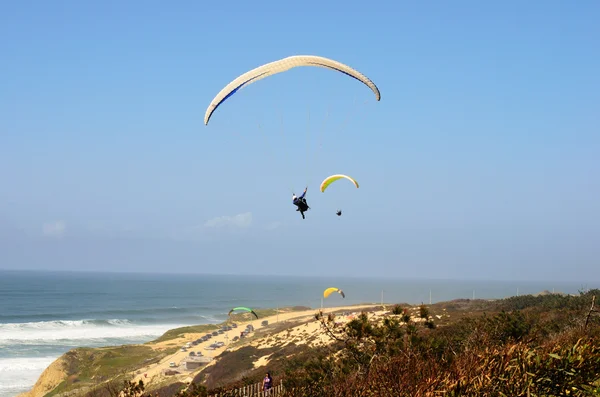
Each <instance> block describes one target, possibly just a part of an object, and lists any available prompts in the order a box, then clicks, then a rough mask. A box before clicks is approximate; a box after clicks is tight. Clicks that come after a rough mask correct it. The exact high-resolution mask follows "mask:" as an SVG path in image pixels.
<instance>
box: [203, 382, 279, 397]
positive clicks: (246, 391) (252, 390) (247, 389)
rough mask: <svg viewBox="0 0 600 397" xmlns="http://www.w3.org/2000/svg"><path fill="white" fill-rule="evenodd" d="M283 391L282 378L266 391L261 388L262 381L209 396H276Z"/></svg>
mask: <svg viewBox="0 0 600 397" xmlns="http://www.w3.org/2000/svg"><path fill="white" fill-rule="evenodd" d="M282 392H283V380H280V381H279V384H278V385H276V386H273V387H272V388H271V389H270V390H268V391H263V390H262V382H261V383H255V384H253V385H247V386H244V387H240V388H239V389H233V390H228V391H226V392H222V393H218V394H213V395H211V396H209V397H276V396H279V395H280V394H281V393H282Z"/></svg>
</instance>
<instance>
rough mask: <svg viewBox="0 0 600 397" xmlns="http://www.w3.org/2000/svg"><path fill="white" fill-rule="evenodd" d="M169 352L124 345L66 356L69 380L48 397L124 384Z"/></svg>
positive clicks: (80, 351) (64, 358)
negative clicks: (71, 391)
mask: <svg viewBox="0 0 600 397" xmlns="http://www.w3.org/2000/svg"><path fill="white" fill-rule="evenodd" d="M173 352H174V349H173V350H171V351H169V350H167V351H163V352H157V351H155V350H153V349H152V348H151V347H148V346H143V345H123V346H118V347H105V348H96V349H93V348H78V349H73V350H70V351H69V352H67V353H65V354H64V355H63V362H64V370H65V372H66V374H67V378H66V379H65V380H63V382H62V383H61V384H60V385H59V386H57V387H56V388H55V389H54V390H52V392H50V393H49V394H48V397H51V396H55V395H59V394H61V393H64V392H66V391H69V390H72V389H75V388H76V389H81V390H86V389H93V388H94V387H96V386H97V385H100V384H104V383H106V382H108V381H111V380H116V381H120V382H122V381H123V380H125V379H127V378H128V373H129V372H130V371H135V370H136V369H138V368H140V367H143V366H145V365H148V364H151V363H154V362H158V361H159V360H160V359H161V358H163V357H165V356H166V355H167V354H171V353H173Z"/></svg>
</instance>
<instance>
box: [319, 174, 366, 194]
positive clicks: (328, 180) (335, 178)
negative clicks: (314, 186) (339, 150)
mask: <svg viewBox="0 0 600 397" xmlns="http://www.w3.org/2000/svg"><path fill="white" fill-rule="evenodd" d="M340 179H348V180H349V181H350V182H352V183H353V184H354V186H356V188H357V189H358V182H356V180H355V179H354V178H352V177H350V176H348V175H342V174H336V175H331V176H328V177H327V178H325V179H324V180H323V182H321V187H320V189H321V192H322V193H324V192H325V189H327V188H328V187H329V185H331V184H332V183H333V182H335V181H338V180H340Z"/></svg>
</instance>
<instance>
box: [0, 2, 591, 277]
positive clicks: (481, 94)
mask: <svg viewBox="0 0 600 397" xmlns="http://www.w3.org/2000/svg"><path fill="white" fill-rule="evenodd" d="M599 20H600V3H599V2H597V1H594V0H589V1H586V0H582V1H577V2H567V1H541V0H540V1H516V0H515V1H496V2H491V1H485V2H482V1H458V2H456V1H455V2H441V1H440V2H401V1H389V2H352V1H347V2H338V1H327V2H326V1H322V2H318V1H301V2H282V1H270V2H263V1H258V2H200V1H180V2H169V3H167V2H164V1H127V2H124V1H108V0H107V1H96V2H91V1H86V2H81V1H66V0H65V1H54V2H47V1H46V2H44V1H12V2H9V1H6V2H3V3H2V4H1V5H0V54H1V55H0V59H1V61H0V182H1V183H0V268H4V269H56V270H66V269H73V270H115V271H169V272H210V273H237V274H240V273H241V274H245V273H247V274H260V273H264V274H282V275H318V274H323V275H335V274H340V273H343V274H345V275H350V276H368V275H372V276H393V277H406V278H411V277H435V278H456V279H461V278H464V279H474V278H480V279H520V280H536V279H542V280H573V281H579V280H600V44H599V43H600V41H599V40H600V24H599V23H598V21H599ZM294 54H314V55H321V56H326V57H329V58H333V59H336V60H339V61H341V62H344V63H346V64H348V65H350V66H352V67H354V68H356V69H358V70H359V71H361V72H363V73H364V74H366V75H367V76H369V77H370V78H371V79H372V80H373V81H374V82H375V83H376V84H377V85H378V87H379V89H380V90H381V95H382V98H381V101H380V102H376V101H375V98H374V96H373V94H372V92H371V91H370V90H369V89H368V88H367V87H365V86H363V85H362V84H360V83H359V82H357V81H355V80H353V79H351V78H349V77H347V76H344V75H342V74H341V73H336V72H333V71H329V70H325V69H320V68H302V69H296V70H293V71H290V72H287V73H283V74H281V75H277V76H272V77H271V78H268V79H265V80H261V81H260V82H257V83H256V84H253V85H250V86H249V87H247V88H245V89H243V90H241V91H239V92H238V93H237V94H236V95H235V96H234V97H232V98H231V99H230V100H229V101H227V102H226V103H225V104H223V105H222V106H221V107H220V108H219V109H218V110H217V111H216V112H215V114H214V115H213V118H212V120H211V122H210V123H209V125H208V126H205V125H204V124H203V117H204V112H205V109H206V107H207V106H208V104H209V103H210V101H211V100H212V98H213V97H214V96H215V95H216V94H217V92H218V91H219V90H220V89H221V88H222V87H223V86H225V85H226V84H227V83H228V82H229V81H231V80H232V79H233V78H235V77H237V76H238V75H239V74H241V73H243V72H245V71H247V70H250V69H252V68H254V67H256V66H259V65H261V64H264V63H267V62H270V61H273V60H276V59H279V58H282V57H285V56H289V55H294ZM334 173H347V174H350V175H352V176H354V177H355V178H356V179H357V180H358V181H359V182H360V184H361V186H360V188H359V189H355V188H353V187H352V186H351V185H350V184H349V183H344V181H341V182H339V183H338V184H337V185H335V186H332V187H331V189H330V190H328V191H327V192H326V193H320V192H319V191H318V186H319V183H320V181H321V180H322V179H323V178H324V177H325V176H327V175H330V174H334ZM306 184H308V186H309V188H308V195H307V199H308V203H309V205H310V206H311V207H312V209H311V211H309V212H308V213H307V215H306V216H307V219H306V220H302V219H301V217H300V215H299V214H298V213H297V212H295V211H294V207H293V206H292V203H291V190H292V189H294V190H295V191H296V192H300V191H301V190H302V188H303V187H304V186H305V185H306ZM337 208H341V209H342V210H343V211H344V213H343V215H342V217H339V218H338V217H337V216H335V210H336V209H337Z"/></svg>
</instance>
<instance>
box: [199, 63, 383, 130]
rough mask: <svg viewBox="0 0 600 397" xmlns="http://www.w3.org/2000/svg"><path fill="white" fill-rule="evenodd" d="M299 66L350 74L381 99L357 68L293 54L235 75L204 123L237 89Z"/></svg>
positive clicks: (208, 111)
mask: <svg viewBox="0 0 600 397" xmlns="http://www.w3.org/2000/svg"><path fill="white" fill-rule="evenodd" d="M300 66H316V67H322V68H327V69H331V70H335V71H338V72H341V73H344V74H345V75H347V76H350V77H352V78H354V79H356V80H358V81H360V82H362V83H363V84H365V85H366V86H367V87H369V88H370V89H371V91H373V93H374V94H375V98H376V99H377V100H378V101H379V100H381V93H380V92H379V88H377V86H376V85H375V83H373V82H372V81H371V80H370V79H369V78H368V77H367V76H365V75H364V74H362V73H360V72H359V71H357V70H354V69H352V68H351V67H350V66H348V65H345V64H343V63H341V62H338V61H334V60H333V59H329V58H325V57H320V56H316V55H294V56H291V57H287V58H283V59H280V60H278V61H274V62H270V63H267V64H264V65H262V66H259V67H257V68H255V69H252V70H250V71H249V72H246V73H244V74H242V75H241V76H239V77H237V78H236V79H235V80H233V81H232V82H231V83H229V84H227V85H226V86H225V88H223V89H222V90H221V91H220V92H219V93H218V94H217V96H215V98H214V99H213V100H212V102H211V103H210V105H209V106H208V108H207V109H206V113H205V115H204V124H205V125H208V121H209V120H210V118H211V116H212V114H213V113H214V111H215V110H217V108H218V107H219V106H220V105H221V104H222V103H223V102H225V101H226V100H227V99H228V98H229V97H231V96H232V95H233V94H235V93H236V92H237V91H238V90H240V89H242V88H243V87H245V86H247V85H249V84H252V83H254V82H257V81H258V80H261V79H264V78H265V77H268V76H271V75H274V74H277V73H282V72H286V71H288V70H290V69H292V68H296V67H300Z"/></svg>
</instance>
